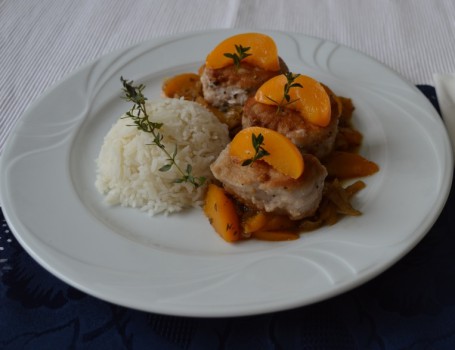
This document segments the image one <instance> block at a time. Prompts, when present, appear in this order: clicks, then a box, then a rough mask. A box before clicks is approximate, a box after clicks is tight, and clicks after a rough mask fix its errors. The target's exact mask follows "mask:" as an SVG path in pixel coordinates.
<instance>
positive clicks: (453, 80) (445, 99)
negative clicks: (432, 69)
mask: <svg viewBox="0 0 455 350" xmlns="http://www.w3.org/2000/svg"><path fill="white" fill-rule="evenodd" d="M433 79H434V85H435V89H436V95H437V96H438V102H439V108H440V109H441V114H442V118H443V119H444V123H445V125H446V128H447V131H448V133H449V137H450V140H451V142H452V150H453V152H454V154H455V74H434V75H433Z"/></svg>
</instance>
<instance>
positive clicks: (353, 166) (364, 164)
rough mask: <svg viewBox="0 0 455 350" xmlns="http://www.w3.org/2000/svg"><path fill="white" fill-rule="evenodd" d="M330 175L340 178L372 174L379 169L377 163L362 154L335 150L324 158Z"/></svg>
mask: <svg viewBox="0 0 455 350" xmlns="http://www.w3.org/2000/svg"><path fill="white" fill-rule="evenodd" d="M322 164H323V165H324V166H325V167H326V169H327V172H328V173H329V176H330V177H332V178H337V179H340V180H346V179H352V178H356V177H364V176H369V175H372V174H374V173H376V172H378V171H379V167H378V165H377V164H376V163H374V162H372V161H370V160H368V159H365V158H364V157H362V156H361V155H360V154H357V153H351V152H343V151H335V152H332V153H331V154H329V155H328V156H327V157H325V158H324V159H323V160H322Z"/></svg>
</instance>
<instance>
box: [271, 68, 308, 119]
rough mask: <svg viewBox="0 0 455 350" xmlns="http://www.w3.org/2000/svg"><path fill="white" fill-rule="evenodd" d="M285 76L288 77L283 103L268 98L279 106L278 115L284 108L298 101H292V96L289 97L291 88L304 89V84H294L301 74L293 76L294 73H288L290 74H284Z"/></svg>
mask: <svg viewBox="0 0 455 350" xmlns="http://www.w3.org/2000/svg"><path fill="white" fill-rule="evenodd" d="M284 76H285V77H286V79H287V82H286V84H284V92H283V97H282V99H281V101H280V102H278V101H276V100H274V99H273V98H271V97H270V96H266V98H268V99H269V100H270V101H272V102H273V103H275V104H276V105H277V110H276V112H277V113H280V112H281V110H282V108H284V107H286V106H287V105H290V104H291V103H294V102H295V101H297V99H294V100H291V96H290V95H289V90H291V88H296V87H299V88H302V87H303V86H302V84H299V83H294V81H295V79H297V78H298V77H299V76H300V74H292V72H288V73H286V74H284Z"/></svg>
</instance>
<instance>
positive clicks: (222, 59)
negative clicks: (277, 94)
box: [205, 33, 280, 71]
mask: <svg viewBox="0 0 455 350" xmlns="http://www.w3.org/2000/svg"><path fill="white" fill-rule="evenodd" d="M235 45H241V46H242V47H244V48H247V47H249V48H250V49H249V50H248V51H247V52H246V53H248V54H250V56H248V57H246V58H244V59H242V62H246V63H249V64H251V65H253V66H256V67H259V68H262V69H264V70H268V71H278V70H280V63H279V59H278V50H277V47H276V44H275V41H274V40H273V39H272V38H271V37H269V36H268V35H265V34H261V33H243V34H238V35H234V36H232V37H229V38H227V39H225V40H224V41H222V42H221V43H219V44H218V45H217V46H216V47H215V49H213V51H212V52H210V53H209V54H208V56H207V59H206V61H205V65H206V67H208V68H211V69H220V68H224V67H227V66H230V65H232V64H233V63H234V61H233V59H232V58H229V57H226V56H225V54H234V53H237V51H236V48H235Z"/></svg>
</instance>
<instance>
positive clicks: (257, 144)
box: [242, 133, 270, 166]
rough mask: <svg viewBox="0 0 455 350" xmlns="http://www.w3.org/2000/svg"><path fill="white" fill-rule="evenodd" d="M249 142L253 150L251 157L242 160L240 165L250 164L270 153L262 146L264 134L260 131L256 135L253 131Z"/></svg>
mask: <svg viewBox="0 0 455 350" xmlns="http://www.w3.org/2000/svg"><path fill="white" fill-rule="evenodd" d="M251 142H252V143H253V148H254V152H255V153H254V156H253V157H252V158H249V159H246V160H244V161H243V162H242V166H247V165H251V164H253V163H254V162H255V161H257V160H258V159H261V158H263V157H265V156H268V155H270V153H269V152H267V150H266V149H265V148H264V147H262V145H263V144H264V136H263V135H262V134H261V133H259V135H258V136H256V134H254V133H253V134H252V135H251Z"/></svg>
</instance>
